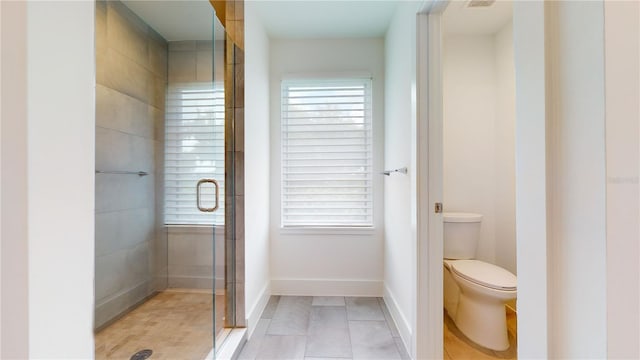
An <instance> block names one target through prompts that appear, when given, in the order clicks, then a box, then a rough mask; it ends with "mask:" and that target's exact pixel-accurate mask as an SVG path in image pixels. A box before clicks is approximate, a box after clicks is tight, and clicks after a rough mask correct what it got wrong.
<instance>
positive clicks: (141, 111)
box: [95, 1, 167, 327]
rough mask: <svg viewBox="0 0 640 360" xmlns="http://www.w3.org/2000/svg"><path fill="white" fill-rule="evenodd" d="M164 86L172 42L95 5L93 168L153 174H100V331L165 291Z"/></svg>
mask: <svg viewBox="0 0 640 360" xmlns="http://www.w3.org/2000/svg"><path fill="white" fill-rule="evenodd" d="M166 84H167V42H166V41H165V40H164V39H163V38H162V37H161V36H160V35H159V34H157V33H156V32H155V31H154V30H153V29H151V27H149V26H148V25H147V24H145V23H144V22H143V21H142V20H141V19H140V18H138V17H137V16H136V15H134V14H133V13H132V12H131V11H130V10H129V9H128V8H127V7H125V6H124V5H123V4H122V3H120V2H118V1H108V2H103V1H98V2H96V170H102V171H136V172H137V171H144V172H147V173H148V174H149V175H147V176H137V175H122V174H96V230H95V231H96V233H95V246H96V247H95V256H96V279H95V306H96V309H95V311H96V313H95V326H96V327H100V326H102V325H104V324H105V323H107V322H108V321H109V320H111V319H113V318H114V317H117V316H118V315H119V314H121V313H122V312H123V311H126V310H127V309H128V308H130V307H132V306H134V305H136V304H137V303H139V302H140V301H142V300H144V299H145V298H146V297H148V296H149V295H151V294H152V293H153V292H154V291H156V290H158V289H162V288H164V287H166V267H167V261H166V253H167V249H166V247H167V245H166V236H165V235H164V234H163V231H162V210H161V204H162V191H161V189H162V187H161V185H162V171H163V170H162V163H163V158H162V156H163V155H162V151H163V136H164V102H165V89H166ZM163 274H165V275H163Z"/></svg>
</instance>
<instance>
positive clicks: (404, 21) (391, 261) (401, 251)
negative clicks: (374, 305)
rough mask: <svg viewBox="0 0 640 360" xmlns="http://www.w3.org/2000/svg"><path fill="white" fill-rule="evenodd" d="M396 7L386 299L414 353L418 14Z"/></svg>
mask: <svg viewBox="0 0 640 360" xmlns="http://www.w3.org/2000/svg"><path fill="white" fill-rule="evenodd" d="M417 11H418V4H416V3H411V2H405V3H402V4H401V5H399V6H398V9H397V10H396V13H395V14H394V17H393V19H392V20H391V23H390V24H389V29H388V30H387V34H386V37H385V94H386V97H385V126H384V131H385V147H384V166H385V167H386V168H399V167H403V166H407V167H408V169H409V173H408V175H401V174H394V175H391V176H388V177H385V178H384V195H385V209H384V215H385V216H384V227H385V233H384V286H385V289H384V299H385V302H386V304H387V306H388V307H389V310H390V312H391V314H392V316H393V318H394V320H395V322H396V324H397V325H398V330H399V332H400V335H401V336H402V339H403V341H404V343H405V345H406V346H407V349H409V350H410V352H411V353H415V349H412V348H413V347H414V346H413V345H412V335H413V333H414V331H415V321H416V320H415V317H416V312H415V307H416V276H417V274H416V271H417V270H416V265H417V264H416V251H417V245H416V221H417V218H416V196H417V193H416V141H415V138H416V87H415V86H416V13H417Z"/></svg>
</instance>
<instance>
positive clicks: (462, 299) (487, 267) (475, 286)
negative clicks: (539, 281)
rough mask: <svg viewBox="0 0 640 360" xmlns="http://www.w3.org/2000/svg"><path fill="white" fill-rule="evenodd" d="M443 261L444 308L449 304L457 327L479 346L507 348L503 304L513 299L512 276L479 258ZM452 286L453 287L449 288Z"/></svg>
mask: <svg viewBox="0 0 640 360" xmlns="http://www.w3.org/2000/svg"><path fill="white" fill-rule="evenodd" d="M444 264H445V278H446V277H449V279H448V280H445V308H447V305H449V309H447V312H448V313H449V316H451V318H452V319H453V321H454V323H455V324H456V326H457V327H458V329H459V330H460V331H461V332H462V333H463V334H465V336H467V337H468V338H469V339H470V340H471V341H473V342H475V343H476V344H478V345H480V346H483V347H486V348H488V349H492V350H497V351H504V350H507V349H508V348H509V337H508V332H507V319H506V312H505V307H504V305H505V303H506V302H507V301H509V300H513V299H515V298H516V295H517V289H516V277H515V275H513V274H511V273H510V272H509V271H507V270H505V269H503V268H500V267H498V266H495V265H492V264H489V263H486V262H483V261H479V260H445V262H444ZM451 280H453V281H451ZM452 285H453V286H455V287H457V289H455V288H454V289H451V286H452ZM447 287H449V289H447ZM456 293H457V297H456ZM452 296H453V299H452V298H451V297H452ZM452 302H453V303H455V304H454V305H453V306H452V304H451V303H452ZM447 303H449V304H447ZM452 307H454V308H455V309H454V310H453V311H451V310H450V309H451V308H452Z"/></svg>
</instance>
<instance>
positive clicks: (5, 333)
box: [0, 1, 29, 359]
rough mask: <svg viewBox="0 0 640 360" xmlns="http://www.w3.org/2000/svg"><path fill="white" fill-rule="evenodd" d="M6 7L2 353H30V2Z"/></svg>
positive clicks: (1, 4) (12, 355) (0, 4)
mask: <svg viewBox="0 0 640 360" xmlns="http://www.w3.org/2000/svg"><path fill="white" fill-rule="evenodd" d="M0 8H1V9H2V24H1V26H2V28H1V30H0V33H1V36H2V39H1V41H0V45H1V46H2V51H1V52H0V56H1V57H2V68H1V74H2V76H1V78H0V80H2V83H1V84H2V97H1V98H0V101H1V103H2V112H1V113H0V114H1V117H2V139H1V140H0V146H1V147H2V160H1V167H2V188H1V192H2V228H1V232H0V235H1V236H2V237H1V239H0V240H1V241H2V244H1V251H2V268H1V269H0V275H1V276H2V278H1V279H0V285H1V286H2V308H1V310H0V319H1V321H2V338H0V339H1V341H0V343H1V346H2V352H1V353H0V358H3V359H4V358H9V359H10V358H16V359H20V358H27V357H28V353H29V344H28V341H29V322H28V316H29V307H28V300H29V294H28V290H29V289H28V286H27V281H28V270H29V269H28V253H27V251H28V250H27V246H28V243H27V231H28V219H27V196H28V188H27V61H26V60H27V33H26V29H27V3H26V2H16V1H12V2H7V1H3V2H0Z"/></svg>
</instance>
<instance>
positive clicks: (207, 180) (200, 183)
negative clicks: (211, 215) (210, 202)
mask: <svg viewBox="0 0 640 360" xmlns="http://www.w3.org/2000/svg"><path fill="white" fill-rule="evenodd" d="M204 183H210V184H213V186H214V187H215V188H216V206H214V207H212V208H207V207H202V206H200V185H202V184H204ZM196 205H197V206H198V210H200V211H203V212H214V211H216V210H218V207H219V205H220V185H218V182H217V181H215V180H214V179H202V180H200V181H198V185H196Z"/></svg>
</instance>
